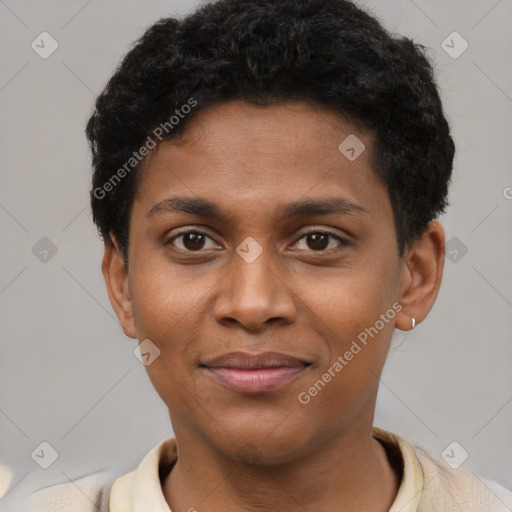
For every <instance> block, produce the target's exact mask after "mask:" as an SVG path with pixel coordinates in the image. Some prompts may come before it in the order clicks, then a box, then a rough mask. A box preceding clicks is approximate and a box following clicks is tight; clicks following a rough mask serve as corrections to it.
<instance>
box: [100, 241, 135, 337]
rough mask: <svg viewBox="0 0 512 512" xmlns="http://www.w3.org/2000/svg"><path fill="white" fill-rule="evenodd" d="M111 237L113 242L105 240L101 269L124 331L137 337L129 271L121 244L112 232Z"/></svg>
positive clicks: (129, 335)
mask: <svg viewBox="0 0 512 512" xmlns="http://www.w3.org/2000/svg"><path fill="white" fill-rule="evenodd" d="M110 238H111V240H112V243H109V242H104V247H105V252H104V254H103V261H102V263H101V271H102V272H103V277H104V279H105V284H106V285H107V292H108V297H109V299H110V303H111V304H112V307H113V308H114V311H115V313H116V315H117V319H118V320H119V323H120V324H121V327H122V329H123V332H124V333H125V334H126V336H128V337H129V338H134V339H136V338H137V335H136V332H135V323H134V319H133V307H132V298H131V293H130V286H129V279H128V271H127V269H126V267H125V265H124V261H123V257H122V253H121V250H120V248H119V244H118V243H117V241H116V239H115V237H114V236H113V235H112V234H110Z"/></svg>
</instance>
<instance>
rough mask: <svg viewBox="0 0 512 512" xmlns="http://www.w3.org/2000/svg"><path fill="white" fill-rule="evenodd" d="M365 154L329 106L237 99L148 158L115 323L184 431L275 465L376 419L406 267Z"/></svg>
mask: <svg viewBox="0 0 512 512" xmlns="http://www.w3.org/2000/svg"><path fill="white" fill-rule="evenodd" d="M351 134H352V135H354V134H355V135H356V136H357V138H358V139H359V141H361V142H362V143H364V144H365V146H366V149H365V150H364V151H363V152H362V153H361V154H360V155H359V156H358V157H357V158H355V159H353V156H357V152H359V151H360V150H361V146H358V147H355V150H354V151H351V149H350V148H351V147H354V146H353V144H354V140H355V139H354V138H353V137H352V138H350V139H348V141H347V142H346V143H345V146H343V145H342V150H343V151H342V150H340V149H339V146H340V144H341V143H342V142H343V141H344V140H345V139H346V138H347V137H348V136H349V135H351ZM351 142H352V144H350V143H351ZM347 144H348V147H346V145H347ZM347 156H349V157H350V158H348V157H347ZM370 157H371V140H370V139H369V138H368V137H367V136H366V135H365V134H364V133H361V132H360V131H357V130H356V128H355V125H353V124H352V123H348V122H347V121H344V120H342V118H341V117H339V116H338V115H336V114H335V113H334V112H332V111H331V110H328V109H323V108H317V109H313V108H312V107H311V106H310V105H308V104H306V103H289V104H283V105H279V106H273V107H265V108H258V107H255V106H250V105H249V104H247V103H245V102H241V101H233V102H229V103H224V104H218V105H216V106H214V107H212V108H210V109H208V110H205V111H202V112H200V113H199V114H198V116H197V117H196V118H195V119H194V120H191V122H190V124H189V126H188V127H187V131H186V137H185V138H183V139H179V140H178V139H176V140H173V141H171V142H168V143H165V144H162V145H161V146H160V147H159V148H158V150H157V151H156V152H155V153H153V154H152V155H151V157H150V158H149V159H148V160H147V162H146V165H145V168H144V170H143V173H142V179H141V182H140V185H139V188H138V190H137V194H136V198H135V201H134V204H133V210H132V214H131V225H130V233H129V239H130V248H129V275H128V283H129V289H130V294H131V300H132V308H133V324H130V325H127V326H124V327H125V332H128V333H131V334H132V335H133V336H136V337H138V339H139V340H141V341H142V340H145V339H149V340H151V342H152V343H154V344H155V345H156V346H157V347H158V348H159V349H160V356H159V357H157V358H156V359H155V360H154V361H153V362H152V364H150V365H149V366H148V367H147V370H148V373H149V376H150V378H151V381H152V382H153V385H154V386H155V388H156V390H157V391H158V393H159V394H160V396H161V397H162V399H163V400H164V402H165V403H166V404H167V406H168V408H169V411H170V417H171V420H172V423H173V426H174V429H175V432H176V433H177V434H179V432H184V431H186V432H189V433H190V432H192V433H193V435H194V436H196V437H197V438H198V439H201V440H202V441H203V442H206V443H209V444H210V445H213V446H216V447H217V448H218V449H220V450H221V451H222V452H224V453H226V454H229V455H231V456H235V457H237V456H242V455H240V454H241V453H243V452H244V450H245V448H244V447H247V445H248V444H250V445H254V446H257V447H258V451H259V454H260V455H261V456H262V457H263V458H264V459H267V460H271V461H276V462H277V461H286V460H292V459H293V457H296V456H298V455H299V454H301V453H306V452H307V450H310V449H312V448H314V447H315V446H319V445H320V444H321V443H325V442H327V441H329V440H330V439H331V438H332V437H333V436H336V435H338V434H339V433H340V432H349V431H351V430H352V431H353V432H356V431H357V428H358V427H360V426H362V425H368V424H371V421H372V417H373V410H374V404H375V397H376V393H377V385H378V376H379V375H380V372H381V370H382V367H383V365H384V362H385V358H386V354H387V351H388V348H389V343H390V340H391V336H392V333H393V329H394V320H393V315H392V314H390V310H391V311H393V309H392V306H393V304H395V306H396V301H397V299H398V297H399V290H400V272H401V265H402V263H401V261H400V259H399V258H398V253H397V242H396V233H395V229H394V222H393V212H392V209H391V204H390V201H389V196H388V192H387V189H386V187H385V185H384V184H382V182H381V181H380V180H379V179H378V178H377V176H376V175H375V174H374V172H373V171H372V169H371V160H370ZM171 198H174V202H173V201H172V200H171ZM176 198H180V199H179V200H177V199H176ZM326 202H330V207H329V208H327V207H325V206H324V207H322V206H319V204H320V203H326ZM207 203H208V204H207ZM299 203H301V204H302V203H303V204H302V208H300V207H298V205H299ZM317 203H318V204H317ZM315 205H316V206H315ZM217 213H219V214H221V215H217ZM187 233H188V234H187ZM381 315H385V316H386V321H383V320H382V316H381ZM379 320H380V321H379ZM376 326H377V328H376ZM369 328H372V329H371V330H370V332H371V333H372V336H370V335H369V334H368V331H366V333H367V334H366V338H367V339H366V344H363V343H362V342H361V341H360V340H361V339H362V338H364V335H363V336H361V333H362V332H365V329H369ZM376 331H377V332H376ZM358 336H359V338H358ZM354 341H356V343H357V345H358V346H359V348H360V350H359V351H358V350H357V349H356V348H355V346H354V345H353V342H354ZM351 347H352V350H351ZM347 351H349V352H350V351H351V352H352V354H353V357H345V354H346V353H347ZM269 352H272V353H279V354H281V356H277V355H274V356H270V357H267V358H265V357H263V358H262V359H257V358H256V359H252V358H251V356H259V355H262V354H263V356H264V355H265V353H269ZM233 353H238V354H234V355H233ZM244 355H245V356H248V357H245V356H244ZM223 356H226V357H225V358H224V357H223ZM339 357H341V358H342V359H343V361H344V364H343V363H341V361H340V359H339ZM219 358H220V359H219ZM215 360H217V362H215ZM336 362H338V365H336ZM339 365H341V369H340V366H339ZM269 366H270V367H269ZM326 373H327V374H329V375H330V376H331V378H330V379H329V377H325V374H326ZM319 380H321V381H322V382H323V385H322V383H318V382H317V381H319ZM326 381H327V382H326ZM315 382H317V384H316V387H315ZM312 387H313V388H314V389H316V392H315V391H314V390H313V391H311V389H312Z"/></svg>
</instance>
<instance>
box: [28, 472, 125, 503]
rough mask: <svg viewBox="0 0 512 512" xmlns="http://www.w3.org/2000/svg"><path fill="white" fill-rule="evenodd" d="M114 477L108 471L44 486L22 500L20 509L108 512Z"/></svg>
mask: <svg viewBox="0 0 512 512" xmlns="http://www.w3.org/2000/svg"><path fill="white" fill-rule="evenodd" d="M115 478H116V476H115V475H114V474H113V473H112V472H109V471H106V470H105V471H98V472H96V473H92V474H89V475H86V476H83V477H81V478H77V479H75V480H72V481H68V482H65V483H59V484H55V485H51V486H49V487H44V488H42V489H39V490H36V491H35V492H33V493H32V494H30V496H29V497H28V498H26V499H25V500H24V501H23V503H22V504H21V511H22V512H60V511H62V512H64V511H65V512H108V497H109V494H110V488H111V486H112V483H113V481H114V480H115Z"/></svg>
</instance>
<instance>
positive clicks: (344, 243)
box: [165, 229, 350, 253]
mask: <svg viewBox="0 0 512 512" xmlns="http://www.w3.org/2000/svg"><path fill="white" fill-rule="evenodd" d="M189 233H194V234H197V235H203V236H205V237H208V238H209V239H210V240H213V239H212V237H211V236H210V235H208V233H205V232H204V231H199V230H197V229H190V230H187V231H181V232H179V233H177V234H176V235H174V236H173V237H171V238H170V239H169V240H167V241H166V242H165V245H173V242H174V240H176V239H177V238H179V237H181V236H184V235H187V234H189ZM315 234H322V235H328V236H329V237H331V238H334V239H335V240H337V241H338V242H339V244H340V247H348V246H349V245H350V242H349V241H348V240H346V239H345V238H341V237H340V236H338V235H335V234H334V233H331V232H329V231H325V230H319V229H316V230H312V231H308V232H306V233H304V234H303V235H302V236H301V237H300V238H299V239H298V240H297V241H296V242H295V244H296V243H298V242H299V241H300V240H302V239H304V238H306V237H307V236H309V235H315ZM295 244H294V245H295ZM176 249H177V250H178V251H182V252H189V253H195V252H197V253H200V252H202V250H201V249H199V250H197V251H190V250H187V249H178V248H176ZM331 251H332V249H323V250H319V251H315V250H313V249H311V252H315V253H328V252H331Z"/></svg>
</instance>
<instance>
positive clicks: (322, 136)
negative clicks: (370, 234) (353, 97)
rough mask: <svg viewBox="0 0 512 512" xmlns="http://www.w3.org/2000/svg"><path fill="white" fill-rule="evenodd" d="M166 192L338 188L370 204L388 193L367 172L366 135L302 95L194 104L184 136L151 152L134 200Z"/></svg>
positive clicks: (244, 198) (266, 197) (278, 195)
mask: <svg viewBox="0 0 512 512" xmlns="http://www.w3.org/2000/svg"><path fill="white" fill-rule="evenodd" d="M383 192H384V196H383V195H382V194H383ZM171 195H180V196H183V195H187V196H197V197H199V196H200V197H210V198H212V199H213V200H214V201H215V202H217V203H224V204H226V203H228V204H229V206H232V207H233V208H235V207H236V206H237V205H243V204H244V202H245V203H246V204H248V203H249V202H250V203H251V204H253V205H254V204H255V202H256V203H257V202H258V201H259V204H260V205H261V206H262V207H263V206H264V205H265V204H267V203H268V202H269V201H270V202H274V203H275V202H285V201H284V200H285V198H287V197H288V198H290V199H291V198H294V199H295V200H298V199H299V198H302V199H304V198H307V197H308V196H311V197H317V196H321V195H323V196H326V195H329V196H331V197H332V196H333V195H338V196H340V195H341V196H343V197H344V198H345V199H348V200H351V201H353V202H355V203H363V204H362V206H364V207H365V209H370V210H371V209H372V208H373V209H375V208H377V209H378V208H379V205H378V203H379V202H382V200H383V199H386V198H387V193H386V191H385V187H384V186H383V184H382V183H381V182H380V180H379V178H378V177H377V175H376V174H375V173H374V172H373V164H372V138H371V136H370V134H368V133H367V132H366V131H365V130H364V129H363V127H362V126H361V125H360V124H358V123H356V122H355V121H352V120H350V119H348V118H346V117H342V116H341V115H339V114H338V113H337V112H334V111H333V110H331V109H328V108H325V107H321V106H317V105H312V104H309V103H305V102H289V103H284V104H277V105H273V106H265V107H260V106H255V105H250V104H248V103H246V102H243V101H239V100H236V101H231V102H227V103H221V104H217V105H214V106H213V107H210V108H208V109H205V110H203V111H200V112H199V113H198V114H197V115H196V116H195V117H194V118H193V119H191V120H190V121H189V122H188V124H187V126H186V129H185V131H184V132H183V135H182V136H179V137H178V138H175V139H172V140H171V141H167V142H164V143H161V144H160V145H159V146H158V147H157V149H156V150H155V151H154V152H153V153H152V154H150V155H149V157H148V159H147V161H146V162H145V165H144V168H143V170H142V178H141V180H140V184H139V187H138V190H137V196H136V201H137V200H138V201H139V202H140V201H143V202H148V203H149V202H152V204H151V205H150V207H153V206H154V204H155V203H156V202H158V201H161V200H164V199H165V198H166V197H167V196H171ZM148 206H149V205H148ZM375 213H377V212H375Z"/></svg>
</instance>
